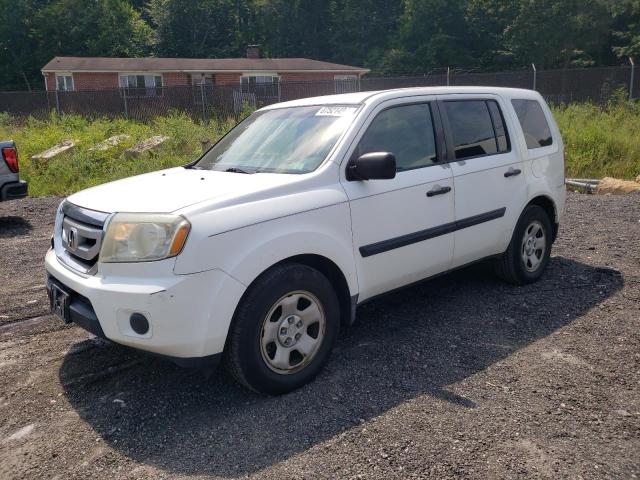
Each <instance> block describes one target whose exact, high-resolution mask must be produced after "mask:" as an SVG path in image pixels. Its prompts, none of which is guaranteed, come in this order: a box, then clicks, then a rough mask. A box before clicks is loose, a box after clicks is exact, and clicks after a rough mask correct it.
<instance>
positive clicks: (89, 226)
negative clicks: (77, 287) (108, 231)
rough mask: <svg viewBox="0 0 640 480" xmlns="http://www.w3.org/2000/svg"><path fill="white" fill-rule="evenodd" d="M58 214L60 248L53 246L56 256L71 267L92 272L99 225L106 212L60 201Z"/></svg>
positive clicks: (100, 225) (97, 248) (99, 239)
mask: <svg viewBox="0 0 640 480" xmlns="http://www.w3.org/2000/svg"><path fill="white" fill-rule="evenodd" d="M61 213H62V223H61V228H60V238H59V240H60V248H59V249H56V250H57V253H58V257H59V258H60V259H61V260H62V261H63V262H64V263H65V264H67V265H68V266H69V267H71V268H73V269H75V270H78V271H80V272H83V273H95V268H94V267H95V266H96V264H97V262H98V255H99V254H100V246H101V245H102V235H103V227H104V223H105V221H106V220H107V217H108V216H109V214H108V213H104V212H98V211H96V210H89V209H86V208H82V207H78V206H77V205H74V204H72V203H69V202H64V204H63V205H62V212H61Z"/></svg>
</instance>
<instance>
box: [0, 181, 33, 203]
mask: <svg viewBox="0 0 640 480" xmlns="http://www.w3.org/2000/svg"><path fill="white" fill-rule="evenodd" d="M28 193H29V184H28V183H27V182H25V181H24V180H18V181H17V182H10V183H5V184H4V185H3V186H2V187H1V188H0V202H4V201H6V200H17V199H19V198H24V197H26V196H27V195H28Z"/></svg>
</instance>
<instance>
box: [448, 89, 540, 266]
mask: <svg viewBox="0 0 640 480" xmlns="http://www.w3.org/2000/svg"><path fill="white" fill-rule="evenodd" d="M439 106H440V111H441V113H442V118H443V125H444V128H445V131H446V133H447V142H448V143H447V147H448V152H449V162H450V165H451V170H452V172H453V176H454V184H455V209H456V225H457V226H456V233H455V250H454V255H453V267H457V266H461V265H465V264H467V263H470V262H473V261H475V260H478V259H481V258H484V257H487V256H490V255H495V254H498V253H502V252H503V251H505V250H506V248H507V246H508V244H509V240H510V239H511V234H512V231H513V228H514V227H515V224H516V222H517V220H518V217H519V215H520V210H521V208H522V207H523V205H524V202H525V201H526V198H527V191H526V183H525V178H524V177H525V173H524V166H523V164H522V160H521V158H520V155H519V154H518V149H517V148H518V147H517V146H513V145H512V144H511V143H512V142H511V140H510V138H509V128H508V125H509V123H508V122H507V121H506V120H505V116H504V115H503V113H502V112H503V111H504V110H503V109H502V108H501V106H500V100H499V99H498V98H497V97H487V98H477V97H476V98H460V96H459V95H458V96H455V97H450V98H445V99H443V100H440V101H439Z"/></svg>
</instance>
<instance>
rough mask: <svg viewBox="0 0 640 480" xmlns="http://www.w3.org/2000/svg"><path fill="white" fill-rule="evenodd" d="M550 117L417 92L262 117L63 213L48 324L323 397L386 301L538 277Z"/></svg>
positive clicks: (515, 102)
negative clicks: (481, 275) (416, 290)
mask: <svg viewBox="0 0 640 480" xmlns="http://www.w3.org/2000/svg"><path fill="white" fill-rule="evenodd" d="M563 150H564V147H563V144H562V139H561V138H560V133H559V131H558V128H557V126H556V124H555V122H554V120H553V117H552V115H551V112H550V111H549V108H548V107H547V105H546V104H545V102H544V100H543V99H542V97H541V96H540V95H539V94H538V93H536V92H533V91H528V90H515V89H501V88H489V87H487V88H416V89H402V90H390V91H380V92H363V93H352V94H345V95H335V96H326V97H318V98H308V99H303V100H296V101H292V102H287V103H280V104H277V105H272V106H269V107H267V108H263V109H261V110H259V111H257V112H255V113H254V114H253V115H251V116H250V117H249V118H247V119H246V120H244V121H243V122H242V123H240V124H239V125H238V126H237V127H235V128H234V129H232V130H231V131H230V132H229V133H228V134H227V135H226V136H224V137H223V138H222V139H221V140H220V141H219V142H218V143H217V144H215V145H214V146H213V147H212V148H211V149H210V150H209V151H208V152H207V153H206V154H204V155H203V156H202V158H200V159H199V160H197V161H195V162H194V163H192V164H190V165H187V166H185V167H179V168H172V169H169V170H164V171H159V172H154V173H148V174H145V175H140V176H137V177H133V178H127V179H124V180H120V181H117V182H113V183H109V184H106V185H102V186H98V187H94V188H90V189H88V190H84V191H82V192H79V193H76V194H75V195H72V196H71V197H69V198H68V199H67V200H65V201H64V202H62V204H61V205H60V208H59V210H58V213H57V217H56V226H55V233H54V237H53V242H52V244H53V245H52V249H51V250H50V251H49V252H48V253H47V256H46V269H47V272H48V275H49V282H48V290H49V294H50V298H51V305H52V309H53V310H54V311H55V312H56V313H57V314H58V315H60V316H61V317H62V318H63V319H64V320H65V321H67V322H75V323H76V324H78V325H80V326H81V327H84V328H85V329H87V330H89V331H90V332H93V333H94V334H96V335H99V336H102V337H105V338H108V339H110V340H113V341H114V342H117V343H120V344H123V345H128V346H131V347H135V348H139V349H142V350H146V351H149V352H153V353H156V354H159V355H162V356H167V357H171V358H172V359H173V360H175V361H177V362H178V363H180V364H185V365H188V364H200V363H203V362H209V361H213V360H219V359H222V358H223V359H224V361H225V363H226V365H227V366H228V368H229V369H230V371H231V372H232V373H233V374H234V375H235V377H236V378H237V379H238V380H239V381H240V382H241V383H242V384H244V385H245V386H247V387H249V388H252V389H254V390H257V391H261V392H265V393H271V394H273V393H282V392H286V391H289V390H292V389H294V388H297V387H299V386H301V385H303V384H304V383H306V382H308V381H309V380H310V379H312V378H313V377H314V376H315V375H316V374H317V373H318V372H319V371H320V369H321V368H322V366H323V365H324V364H325V363H326V362H327V359H328V357H329V354H330V352H331V349H332V347H333V346H334V344H335V342H336V338H337V336H338V330H339V329H340V328H342V327H344V326H346V325H349V324H350V323H351V322H353V320H354V317H355V311H356V306H357V305H359V304H361V303H363V302H365V301H367V300H370V299H371V298H373V297H375V296H376V295H380V294H383V293H385V292H389V291H391V290H393V289H396V288H399V287H403V286H405V285H409V284H411V283H414V282H417V281H420V280H423V279H426V278H429V277H433V276H434V275H437V274H440V273H442V272H445V271H449V270H452V269H456V268H459V267H462V266H464V265H468V264H470V263H472V262H475V261H477V260H480V259H485V258H488V257H494V258H495V262H496V264H497V270H498V272H499V274H500V275H501V276H502V277H503V278H505V279H506V280H508V281H510V282H513V283H516V284H524V283H529V282H533V281H536V280H537V279H538V278H540V276H541V275H542V273H543V272H544V270H545V267H546V266H547V262H548V260H549V253H550V250H551V245H552V243H553V241H554V239H555V237H556V233H557V231H558V224H559V222H560V218H561V215H562V212H563V208H564V202H565V186H564V158H563Z"/></svg>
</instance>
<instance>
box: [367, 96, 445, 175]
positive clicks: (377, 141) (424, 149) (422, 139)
mask: <svg viewBox="0 0 640 480" xmlns="http://www.w3.org/2000/svg"><path fill="white" fill-rule="evenodd" d="M370 152H390V153H393V154H394V155H395V157H396V171H398V172H401V171H404V170H412V169H414V168H422V167H428V166H431V165H433V164H434V163H436V161H437V155H436V140H435V134H434V130H433V119H432V116H431V108H430V106H429V105H428V104H417V105H402V106H398V107H392V108H389V109H387V110H384V111H382V112H380V113H379V114H378V116H377V117H376V118H375V119H374V120H373V122H371V125H369V128H368V129H367V131H366V132H365V134H364V135H363V136H362V139H361V140H360V143H359V144H358V147H357V148H356V151H355V152H354V154H355V155H356V156H360V155H364V154H365V153H370Z"/></svg>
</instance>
